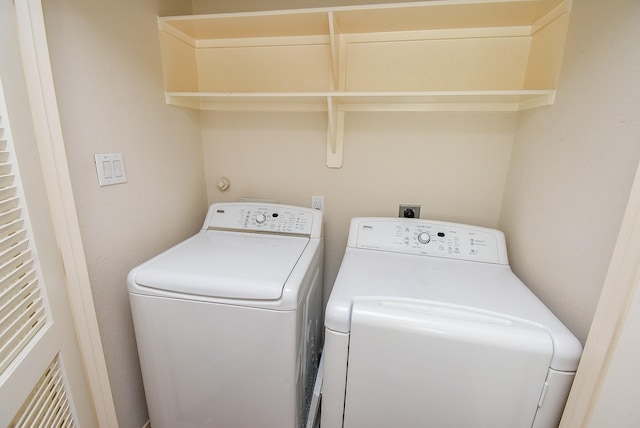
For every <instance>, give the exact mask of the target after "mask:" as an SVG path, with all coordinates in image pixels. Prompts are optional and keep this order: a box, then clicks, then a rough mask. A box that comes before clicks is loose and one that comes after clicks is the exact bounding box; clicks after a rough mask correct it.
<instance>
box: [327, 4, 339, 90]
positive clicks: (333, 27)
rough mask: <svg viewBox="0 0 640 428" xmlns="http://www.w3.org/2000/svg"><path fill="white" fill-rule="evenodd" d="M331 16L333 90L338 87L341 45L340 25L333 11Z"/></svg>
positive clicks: (330, 37)
mask: <svg viewBox="0 0 640 428" xmlns="http://www.w3.org/2000/svg"><path fill="white" fill-rule="evenodd" d="M328 18H329V45H330V46H331V77H332V81H331V83H332V84H333V88H332V90H337V89H338V73H339V70H338V58H339V52H338V47H339V46H340V40H339V38H340V36H339V35H338V25H337V24H336V21H335V16H334V14H333V12H328Z"/></svg>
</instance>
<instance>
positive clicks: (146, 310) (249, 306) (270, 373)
mask: <svg viewBox="0 0 640 428" xmlns="http://www.w3.org/2000/svg"><path fill="white" fill-rule="evenodd" d="M322 260H323V237H322V213H321V212H320V211H317V210H312V209H309V208H301V207H292V206H286V205H276V204H257V203H221V204H214V205H212V206H211V207H210V208H209V211H208V214H207V217H206V220H205V222H204V226H203V228H202V230H201V231H200V232H199V233H197V234H196V235H195V236H193V237H191V238H189V239H187V240H186V241H184V242H182V243H180V244H178V245H176V246H174V247H173V248H171V249H169V250H167V251H165V252H164V253H162V254H160V255H158V256H157V257H155V258H153V259H151V260H149V261H147V262H146V263H143V264H142V265H140V266H138V267H136V268H135V269H133V270H132V271H131V272H130V274H129V276H128V281H127V284H128V290H129V297H130V302H131V311H132V314H133V322H134V327H135V334H136V340H137V343H138V353H139V356H140V365H141V368H142V377H143V383H144V389H145V394H146V398H147V404H148V408H149V415H150V420H151V424H152V426H153V427H154V428H177V427H180V428H203V427H242V428H246V427H278V428H298V427H300V426H303V424H304V423H305V422H306V413H307V409H308V407H309V403H310V399H311V394H312V392H313V391H312V389H313V381H314V380H315V373H316V372H317V369H318V363H319V356H320V353H321V349H322V325H321V321H320V320H321V305H322V298H321V295H322V291H321V290H322Z"/></svg>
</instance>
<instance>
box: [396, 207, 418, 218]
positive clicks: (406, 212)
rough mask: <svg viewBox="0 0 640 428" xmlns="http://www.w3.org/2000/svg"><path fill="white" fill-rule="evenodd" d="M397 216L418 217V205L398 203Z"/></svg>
mask: <svg viewBox="0 0 640 428" xmlns="http://www.w3.org/2000/svg"><path fill="white" fill-rule="evenodd" d="M398 217H404V218H420V205H410V204H400V206H399V208H398Z"/></svg>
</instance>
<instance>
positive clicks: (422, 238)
mask: <svg viewBox="0 0 640 428" xmlns="http://www.w3.org/2000/svg"><path fill="white" fill-rule="evenodd" d="M429 241H431V235H429V234H428V233H427V232H421V233H419V234H418V242H419V243H421V244H428V243H429Z"/></svg>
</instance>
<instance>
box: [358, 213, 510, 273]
mask: <svg viewBox="0 0 640 428" xmlns="http://www.w3.org/2000/svg"><path fill="white" fill-rule="evenodd" d="M347 245H348V246H350V247H356V248H364V249H370V250H380V251H390V252H397V253H406V254H415V255H422V256H433V257H444V258H450V259H457V260H470V261H478V262H486V263H499V264H508V260H507V250H506V243H505V239H504V234H503V233H502V232H500V231H499V230H494V229H488V228H484V227H477V226H470V225H464V224H457V223H447V222H439V221H430V220H421V219H396V218H355V219H353V220H352V221H351V228H350V230H349V242H348V244H347Z"/></svg>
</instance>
